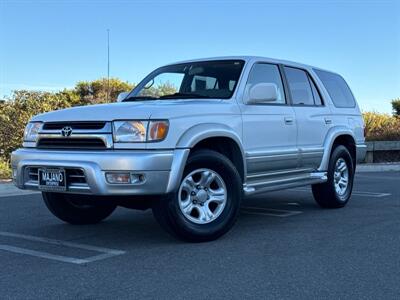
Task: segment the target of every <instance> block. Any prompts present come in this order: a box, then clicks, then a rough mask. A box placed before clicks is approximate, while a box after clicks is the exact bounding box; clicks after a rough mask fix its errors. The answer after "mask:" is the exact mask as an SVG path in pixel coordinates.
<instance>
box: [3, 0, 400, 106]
mask: <svg viewBox="0 0 400 300" xmlns="http://www.w3.org/2000/svg"><path fill="white" fill-rule="evenodd" d="M107 29H109V30H110V73H111V76H112V77H118V78H120V79H122V80H124V81H129V82H133V83H137V82H138V81H140V80H141V79H142V78H143V77H144V76H145V75H147V74H148V73H149V72H151V71H152V70H153V69H155V68H157V67H159V66H161V65H164V64H168V63H171V62H175V61H180V60H186V59H192V58H202V57H213V56H230V55H256V56H266V57H272V58H280V59H285V60H292V61H297V62H301V63H306V64H310V65H314V66H318V67H321V68H324V69H329V70H332V71H335V72H338V73H339V74H341V75H342V76H343V77H344V78H345V79H346V81H347V82H348V84H349V85H350V87H351V89H352V91H353V93H354V95H355V97H356V98H357V100H358V102H359V104H360V106H361V109H362V110H363V111H377V112H385V113H390V112H391V105H390V100H391V99H394V98H399V97H400V0H398V1H397V0H387V1H385V0H381V1H377V0H376V1H368V0H364V1H350V0H349V1H344V0H341V1H322V0H321V1H311V0H308V1H293V0H290V1H285V0H282V1H256V0H249V1H244V0H237V1H234V0H231V1H228V0H220V1H218V0H214V1H211V0H203V1H178V0H174V1H160V0H158V1H154V0H153V1H152V0H149V1H123V0H116V1H111V0H109V1H106V0H95V1H89V0H86V1H83V0H82V1H76V0H70V1H63V0H58V1H56V0H53V1H49V0H47V1H41V0H36V1H33V0H31V1H26V0H14V1H11V0H0V97H4V96H9V95H10V94H11V91H12V90H15V89H31V90H49V91H56V90H60V89H63V88H71V87H73V86H74V85H75V83H76V82H77V81H81V80H94V79H98V78H101V77H104V76H106V75H107Z"/></svg>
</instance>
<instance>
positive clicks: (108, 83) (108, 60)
mask: <svg viewBox="0 0 400 300" xmlns="http://www.w3.org/2000/svg"><path fill="white" fill-rule="evenodd" d="M109 98H110V29H107V96H106V101H107V102H108V99H109Z"/></svg>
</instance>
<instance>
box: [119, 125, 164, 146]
mask: <svg viewBox="0 0 400 300" xmlns="http://www.w3.org/2000/svg"><path fill="white" fill-rule="evenodd" d="M113 126H114V131H113V137H114V142H116V143H138V142H146V141H149V142H157V141H161V140H163V139H164V138H165V137H166V136H167V133H168V127H169V123H168V121H165V120H164V121H114V122H113Z"/></svg>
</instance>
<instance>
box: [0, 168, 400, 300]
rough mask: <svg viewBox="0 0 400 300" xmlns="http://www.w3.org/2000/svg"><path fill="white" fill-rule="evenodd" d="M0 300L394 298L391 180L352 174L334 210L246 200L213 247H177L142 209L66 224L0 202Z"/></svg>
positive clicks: (398, 214) (20, 204) (397, 212)
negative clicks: (344, 200)
mask: <svg viewBox="0 0 400 300" xmlns="http://www.w3.org/2000/svg"><path fill="white" fill-rule="evenodd" d="M0 216H1V218H0V267H1V268H0V298H1V299H43V298H52V299H61V298H67V299H72V298H73V299H115V298H140V299H145V298H163V299H166V298H168V299H183V298H191V299H206V298H207V299H210V298H212V299H216V298H217V299H221V298H228V299H242V298H280V299H282V298H291V299H303V298H305V299H311V298H319V299H321V298H323V299H327V298H330V299H338V298H346V299H348V298H350V299H354V298H357V299H361V298H362V299H399V295H400V285H399V282H400V255H399V253H400V172H384V173H359V174H357V175H356V182H355V186H354V192H353V196H352V198H351V200H350V202H349V204H348V205H347V206H346V207H345V208H343V209H334V210H329V209H321V208H319V207H318V206H317V205H316V204H315V202H314V200H313V198H312V194H311V191H310V188H308V187H307V188H297V189H292V190H286V191H279V192H273V193H266V194H262V195H259V196H256V197H253V198H249V199H246V200H245V201H244V203H243V208H242V212H241V215H240V217H239V219H238V222H237V224H236V226H235V227H234V228H233V229H232V230H231V231H230V232H229V233H228V234H227V235H225V236H224V237H222V238H221V239H219V240H217V241H214V242H209V243H203V244H188V243H183V242H180V241H177V240H175V239H173V238H171V237H169V236H168V235H167V234H165V233H164V231H163V230H162V229H161V228H160V227H159V225H158V224H157V223H156V222H155V220H154V219H153V217H152V214H151V212H150V211H145V212H141V211H133V210H128V209H123V208H118V209H117V210H116V212H115V213H114V214H113V215H112V216H111V217H110V218H109V219H107V220H106V221H104V222H102V223H100V224H98V225H90V226H72V225H67V224H64V223H62V222H61V221H59V220H57V219H56V218H55V217H53V216H52V215H51V214H50V212H48V211H47V209H46V208H45V206H44V204H43V203H42V200H41V196H40V194H38V193H35V194H15V195H10V194H9V193H8V194H4V195H3V196H1V195H0Z"/></svg>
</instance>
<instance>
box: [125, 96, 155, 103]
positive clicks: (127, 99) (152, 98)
mask: <svg viewBox="0 0 400 300" xmlns="http://www.w3.org/2000/svg"><path fill="white" fill-rule="evenodd" d="M157 99H159V98H157V97H153V96H130V97H128V98H125V99H124V100H122V102H125V101H135V100H157Z"/></svg>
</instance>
